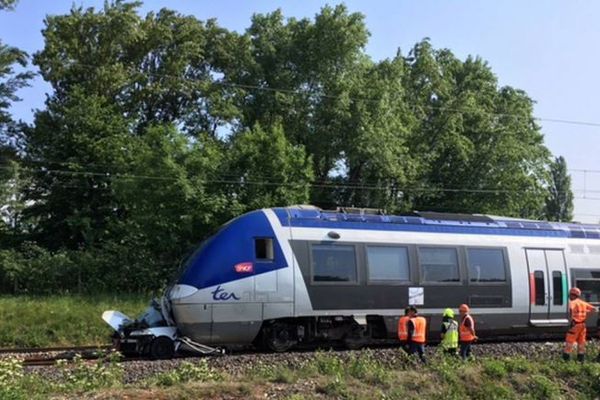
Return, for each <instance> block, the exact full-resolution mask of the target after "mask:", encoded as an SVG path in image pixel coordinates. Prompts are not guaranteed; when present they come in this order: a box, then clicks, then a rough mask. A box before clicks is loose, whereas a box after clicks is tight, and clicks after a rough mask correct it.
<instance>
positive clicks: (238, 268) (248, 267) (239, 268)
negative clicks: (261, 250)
mask: <svg viewBox="0 0 600 400" xmlns="http://www.w3.org/2000/svg"><path fill="white" fill-rule="evenodd" d="M234 268H235V272H237V273H238V274H249V273H252V272H254V264H252V263H251V262H243V263H239V264H236V265H235V267H234Z"/></svg>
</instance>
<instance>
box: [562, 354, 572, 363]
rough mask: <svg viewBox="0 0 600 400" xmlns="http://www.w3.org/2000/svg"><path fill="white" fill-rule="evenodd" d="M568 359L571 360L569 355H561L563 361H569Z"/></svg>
mask: <svg viewBox="0 0 600 400" xmlns="http://www.w3.org/2000/svg"><path fill="white" fill-rule="evenodd" d="M570 359H571V354H569V353H563V360H565V361H569V360H570Z"/></svg>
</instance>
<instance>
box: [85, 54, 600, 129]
mask: <svg viewBox="0 0 600 400" xmlns="http://www.w3.org/2000/svg"><path fill="white" fill-rule="evenodd" d="M75 65H76V66H78V67H85V68H90V69H98V67H99V66H98V65H91V64H85V63H77V64H75ZM123 67H124V68H125V69H126V70H128V71H129V72H130V73H136V74H144V75H149V76H157V77H165V78H177V79H180V78H182V76H180V75H175V74H169V73H164V72H156V71H140V70H139V69H138V68H135V67H130V66H125V65H123ZM184 79H186V80H189V81H193V82H197V83H201V84H203V85H208V86H228V87H236V88H240V89H246V90H260V91H265V92H278V93H285V94H290V95H303V96H310V97H318V98H326V99H333V100H336V99H344V100H353V101H366V102H377V103H379V102H381V100H383V98H382V97H378V98H374V97H357V96H346V95H343V96H342V95H331V94H327V93H315V92H310V91H307V90H299V89H291V88H281V87H273V86H270V85H269V86H261V85H254V84H247V83H239V82H229V81H223V80H221V81H210V82H206V81H201V80H195V79H190V78H189V77H187V78H186V77H184ZM398 96H399V95H396V97H398ZM421 107H423V108H428V109H436V110H443V111H449V112H454V113H459V114H467V113H471V112H472V111H470V110H465V109H460V108H454V107H447V106H435V105H432V104H426V105H421ZM479 112H483V113H484V114H487V115H494V116H498V117H512V118H516V119H526V120H535V121H541V122H550V123H560V124H569V125H580V126H590V127H600V122H595V121H581V120H575V119H561V118H545V117H530V116H526V115H521V114H515V113H499V112H493V111H481V110H479Z"/></svg>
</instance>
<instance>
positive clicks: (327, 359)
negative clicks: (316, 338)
mask: <svg viewBox="0 0 600 400" xmlns="http://www.w3.org/2000/svg"><path fill="white" fill-rule="evenodd" d="M314 362H315V365H316V367H317V370H318V372H319V373H321V374H322V375H331V376H341V375H344V373H345V366H344V363H343V362H342V360H341V359H340V358H339V357H337V356H336V355H333V354H327V353H323V352H320V351H319V352H317V353H316V354H315V360H314Z"/></svg>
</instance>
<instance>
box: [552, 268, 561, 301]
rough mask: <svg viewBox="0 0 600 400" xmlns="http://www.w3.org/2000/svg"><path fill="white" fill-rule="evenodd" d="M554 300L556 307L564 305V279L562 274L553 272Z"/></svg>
mask: <svg viewBox="0 0 600 400" xmlns="http://www.w3.org/2000/svg"><path fill="white" fill-rule="evenodd" d="M552 290H553V293H552V298H553V304H554V305H555V306H562V304H563V279H562V272H560V271H552Z"/></svg>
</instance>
